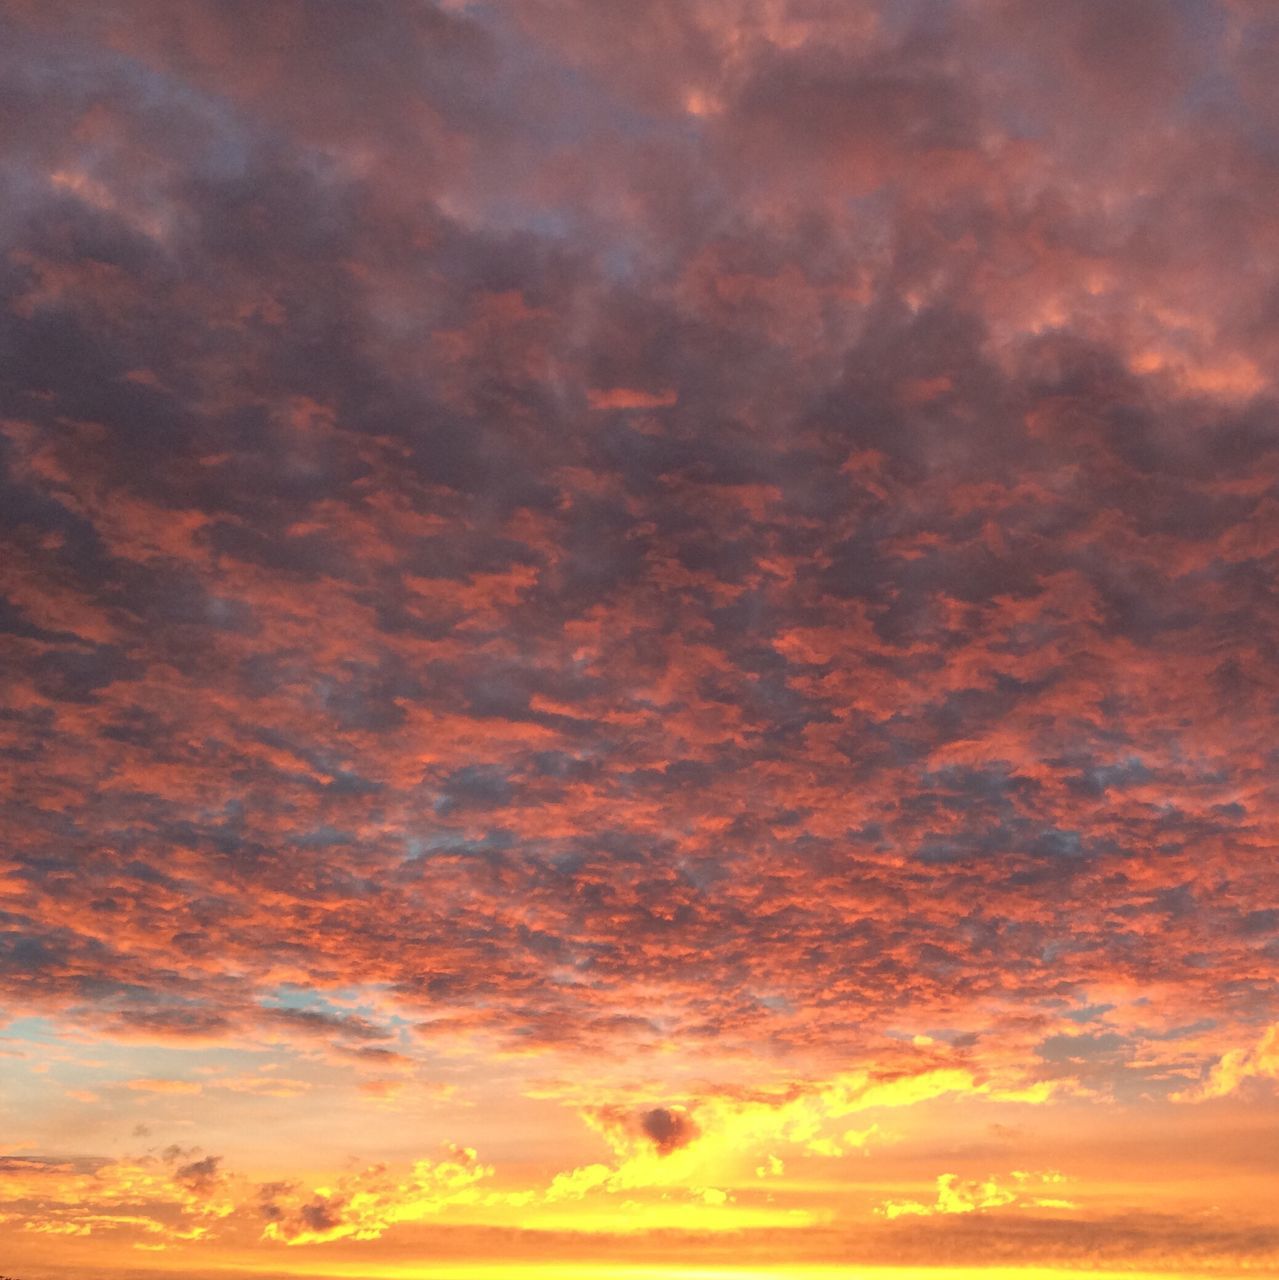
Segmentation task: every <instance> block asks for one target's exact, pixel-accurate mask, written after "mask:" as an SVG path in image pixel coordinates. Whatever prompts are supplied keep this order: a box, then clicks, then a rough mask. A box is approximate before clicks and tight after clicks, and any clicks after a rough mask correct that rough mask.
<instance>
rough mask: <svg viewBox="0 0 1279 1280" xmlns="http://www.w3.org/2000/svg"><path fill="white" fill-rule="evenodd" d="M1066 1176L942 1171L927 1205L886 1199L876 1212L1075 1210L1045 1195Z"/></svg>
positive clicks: (916, 1214) (887, 1214) (895, 1215)
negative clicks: (968, 1176)
mask: <svg viewBox="0 0 1279 1280" xmlns="http://www.w3.org/2000/svg"><path fill="white" fill-rule="evenodd" d="M1065 1181H1066V1179H1065V1178H1064V1177H1063V1176H1062V1175H1061V1174H1060V1173H1055V1172H1054V1173H1026V1172H1022V1171H1015V1172H1013V1173H1012V1174H1010V1175H1009V1179H1008V1180H1004V1181H1003V1182H1001V1181H1000V1180H999V1179H997V1178H988V1179H986V1180H985V1181H981V1180H978V1179H965V1180H961V1179H960V1177H959V1176H958V1174H954V1173H943V1174H941V1175H940V1176H939V1177H938V1179H937V1199H936V1200H935V1201H934V1202H933V1203H932V1204H928V1203H926V1202H924V1201H920V1200H886V1201H884V1203H883V1204H881V1205H879V1206H878V1207H877V1208H876V1209H875V1212H876V1213H877V1214H879V1215H880V1216H881V1217H885V1218H888V1219H890V1220H891V1219H893V1218H903V1217H930V1216H932V1215H933V1214H939V1213H940V1214H947V1213H982V1212H985V1211H987V1210H990V1209H1004V1208H1009V1207H1012V1208H1032V1209H1075V1208H1078V1206H1077V1205H1075V1204H1073V1203H1072V1202H1071V1201H1069V1200H1066V1199H1063V1198H1062V1197H1060V1196H1056V1195H1052V1196H1045V1195H1044V1194H1043V1192H1044V1191H1046V1190H1052V1189H1054V1188H1056V1187H1057V1185H1058V1184H1060V1183H1063V1182H1065Z"/></svg>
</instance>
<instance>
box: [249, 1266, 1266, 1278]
mask: <svg viewBox="0 0 1279 1280" xmlns="http://www.w3.org/2000/svg"><path fill="white" fill-rule="evenodd" d="M247 1269H248V1268H246V1270H247ZM272 1271H273V1272H274V1273H276V1274H279V1275H290V1276H314V1277H317V1278H319V1277H325V1278H326V1280H328V1278H332V1280H348V1278H349V1280H514V1278H518V1280H1069V1278H1070V1277H1075V1278H1077V1277H1079V1276H1084V1275H1086V1276H1088V1277H1089V1280H1224V1278H1225V1277H1228V1276H1231V1275H1232V1273H1230V1272H1226V1271H1219V1270H1214V1271H1202V1272H1200V1271H1094V1270H1092V1269H1090V1268H1084V1267H1079V1268H1074V1269H1069V1268H1061V1267H951V1266H946V1267H884V1266H859V1265H857V1264H827V1265H817V1264H809V1265H797V1266H779V1267H714V1266H695V1267H682V1266H672V1265H670V1264H669V1263H653V1264H651V1265H618V1264H613V1263H599V1262H592V1263H587V1262H557V1263H541V1264H529V1263H523V1262H486V1263H479V1264H477V1263H440V1264H434V1265H428V1264H415V1265H411V1266H405V1265H404V1264H402V1263H401V1264H397V1265H383V1266H379V1265H378V1264H377V1263H349V1264H344V1263H327V1264H320V1268H319V1269H316V1270H299V1269H295V1268H287V1267H272ZM1233 1274H1236V1275H1244V1274H1247V1275H1249V1276H1253V1277H1256V1276H1258V1275H1265V1274H1266V1273H1265V1272H1258V1271H1248V1272H1238V1273H1233ZM1271 1274H1273V1273H1271Z"/></svg>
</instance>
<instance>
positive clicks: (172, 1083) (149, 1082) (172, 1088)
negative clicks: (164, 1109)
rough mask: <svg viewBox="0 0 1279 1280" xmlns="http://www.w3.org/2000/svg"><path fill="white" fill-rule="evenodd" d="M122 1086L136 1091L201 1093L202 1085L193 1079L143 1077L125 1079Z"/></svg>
mask: <svg viewBox="0 0 1279 1280" xmlns="http://www.w3.org/2000/svg"><path fill="white" fill-rule="evenodd" d="M124 1087H125V1088H126V1089H133V1090H134V1091H135V1092H137V1093H172V1094H192V1093H202V1092H203V1091H204V1086H203V1085H202V1084H200V1083H199V1082H198V1081H195V1080H157V1079H152V1078H150V1077H143V1078H141V1079H138V1080H126V1081H125V1084H124Z"/></svg>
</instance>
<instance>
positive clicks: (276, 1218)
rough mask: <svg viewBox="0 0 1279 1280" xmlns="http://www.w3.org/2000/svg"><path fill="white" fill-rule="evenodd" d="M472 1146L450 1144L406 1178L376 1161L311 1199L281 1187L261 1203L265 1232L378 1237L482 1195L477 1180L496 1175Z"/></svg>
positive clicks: (307, 1239)
mask: <svg viewBox="0 0 1279 1280" xmlns="http://www.w3.org/2000/svg"><path fill="white" fill-rule="evenodd" d="M492 1175H493V1169H492V1167H491V1166H487V1165H483V1164H481V1163H479V1161H478V1160H477V1158H476V1154H475V1152H474V1151H473V1150H472V1149H471V1148H469V1147H450V1148H449V1149H448V1152H447V1154H446V1155H445V1157H444V1158H443V1159H442V1160H419V1161H417V1162H416V1163H415V1164H414V1165H413V1168H412V1171H411V1172H410V1174H409V1175H408V1177H407V1178H400V1177H397V1176H395V1175H393V1174H391V1173H390V1172H389V1171H388V1170H387V1169H386V1167H385V1166H382V1165H378V1166H372V1167H370V1168H367V1169H365V1170H363V1171H361V1172H358V1173H354V1174H350V1175H347V1176H345V1177H343V1178H341V1179H339V1180H338V1182H337V1183H336V1185H335V1186H333V1187H327V1188H321V1189H318V1190H317V1191H316V1192H315V1193H314V1195H313V1196H312V1197H311V1198H310V1199H302V1198H301V1196H300V1195H299V1194H298V1193H297V1192H296V1191H290V1192H287V1193H286V1192H281V1193H280V1194H278V1195H274V1196H272V1197H271V1198H270V1199H268V1200H267V1201H266V1202H265V1203H264V1204H263V1206H262V1214H263V1216H264V1217H266V1218H267V1219H268V1221H267V1224H266V1227H265V1228H264V1230H263V1236H264V1238H265V1239H268V1240H279V1241H282V1242H283V1243H285V1244H290V1245H306V1244H323V1243H326V1242H328V1241H332V1240H340V1239H344V1238H347V1237H351V1238H354V1239H356V1240H375V1239H377V1238H378V1237H379V1236H381V1235H382V1234H383V1232H385V1231H386V1230H388V1229H389V1228H390V1227H391V1226H393V1225H395V1224H397V1223H403V1222H419V1221H421V1220H422V1219H424V1218H428V1217H432V1216H434V1215H436V1214H438V1213H441V1212H442V1211H443V1210H445V1209H447V1208H449V1207H451V1206H455V1205H473V1204H476V1203H480V1202H482V1201H483V1199H484V1195H485V1193H484V1192H483V1191H482V1190H481V1189H480V1188H479V1187H478V1185H477V1184H479V1183H481V1182H483V1181H484V1180H485V1179H487V1178H490V1177H492Z"/></svg>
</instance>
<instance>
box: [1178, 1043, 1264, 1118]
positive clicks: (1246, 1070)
mask: <svg viewBox="0 0 1279 1280" xmlns="http://www.w3.org/2000/svg"><path fill="white" fill-rule="evenodd" d="M1275 1079H1279V1026H1271V1027H1267V1028H1266V1030H1265V1031H1264V1032H1262V1035H1261V1039H1260V1040H1258V1041H1257V1043H1256V1044H1255V1045H1254V1046H1253V1047H1252V1048H1251V1049H1230V1050H1228V1051H1227V1052H1226V1053H1224V1054H1223V1055H1222V1056H1221V1058H1220V1059H1218V1061H1217V1062H1215V1063H1214V1064H1213V1065H1212V1067H1211V1069H1210V1070H1209V1072H1208V1076H1207V1078H1206V1079H1205V1080H1203V1081H1202V1082H1201V1083H1200V1084H1197V1085H1192V1086H1191V1087H1190V1088H1188V1089H1181V1090H1178V1091H1177V1092H1176V1093H1173V1094H1170V1095H1169V1096H1170V1097H1171V1098H1172V1100H1173V1101H1174V1102H1206V1101H1208V1100H1209V1099H1211V1098H1225V1097H1228V1096H1229V1095H1230V1094H1232V1093H1234V1092H1235V1091H1236V1090H1238V1089H1239V1088H1240V1087H1241V1086H1242V1085H1243V1084H1244V1083H1245V1082H1247V1081H1249V1080H1275Z"/></svg>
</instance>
